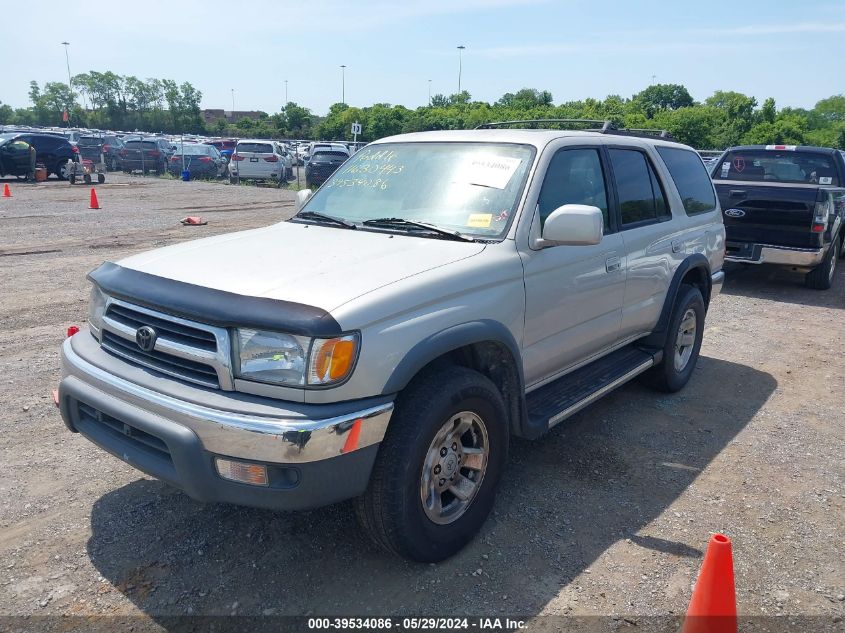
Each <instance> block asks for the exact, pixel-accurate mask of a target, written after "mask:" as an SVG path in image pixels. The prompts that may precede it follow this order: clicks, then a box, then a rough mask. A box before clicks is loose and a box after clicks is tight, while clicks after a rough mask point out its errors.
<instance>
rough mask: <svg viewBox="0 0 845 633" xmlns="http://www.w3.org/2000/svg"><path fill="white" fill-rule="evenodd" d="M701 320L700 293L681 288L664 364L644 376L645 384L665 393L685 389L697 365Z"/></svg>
mask: <svg viewBox="0 0 845 633" xmlns="http://www.w3.org/2000/svg"><path fill="white" fill-rule="evenodd" d="M704 316H705V309H704V297H702V296H701V291H700V290H699V289H698V288H696V287H694V286H688V285H683V286H681V287H680V289H679V290H678V296H677V299H676V300H675V307H674V308H673V309H672V318H671V319H670V321H669V328H668V334H667V336H666V343H665V345H664V346H663V360H662V361H661V362H660V364H659V365H657V366H655V367H653V368H652V369H650V370H649V371H648V372H646V373H645V374H644V375H643V378H644V380H645V382H647V383H648V384H649V385H650V386H652V387H654V388H655V389H659V390H660V391H666V392H668V393H674V392H675V391H680V390H681V389H683V388H684V386H685V385H686V384H687V382H689V379H690V377H691V376H692V372H693V370H694V369H695V365H696V363H697V362H698V355H699V352H700V351H701V341H702V338H703V337H704Z"/></svg>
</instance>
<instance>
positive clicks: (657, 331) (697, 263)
mask: <svg viewBox="0 0 845 633" xmlns="http://www.w3.org/2000/svg"><path fill="white" fill-rule="evenodd" d="M696 268H701V269H702V270H704V272H705V275H704V278H705V288H703V292H702V294H703V295H704V306H705V309H707V308H708V307H709V305H710V292H711V289H712V284H713V280H712V277H711V276H710V275H711V272H710V262H709V261H708V259H707V258H706V257H705V256H704V255H702V254H701V253H693V254H692V255H690V256H689V257H687V258H686V259H685V260H684V261H683V262H681V264H680V266H678V269H677V270H676V271H675V275H674V276H673V277H672V282H671V283H670V284H669V290H668V291H667V293H666V300H665V301H664V302H663V310H661V312H660V318H659V319H658V320H657V325H655V326H654V329H653V330H652V332H651V334H649V335H648V336H647V337H646V338H645V339H644V341H643V343H644V346H645V347H653V348H658V349H663V346H664V344H665V342H666V334H667V331H666V330H667V328H668V327H669V321H670V319H671V318H672V311H673V310H674V308H675V301H676V300H677V298H678V291H679V290H680V289H681V280H682V279H683V278H684V276H685V275H686V274H687V273H688V272H689V271H691V270H693V269H696Z"/></svg>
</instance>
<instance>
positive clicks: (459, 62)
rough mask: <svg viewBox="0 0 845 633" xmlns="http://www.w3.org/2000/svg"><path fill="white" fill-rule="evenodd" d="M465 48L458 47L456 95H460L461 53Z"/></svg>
mask: <svg viewBox="0 0 845 633" xmlns="http://www.w3.org/2000/svg"><path fill="white" fill-rule="evenodd" d="M464 49H466V46H464V45H463V44H461V45H460V46H458V94H461V71H462V70H463V68H462V66H463V59H462V58H463V52H464Z"/></svg>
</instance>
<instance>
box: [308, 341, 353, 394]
mask: <svg viewBox="0 0 845 633" xmlns="http://www.w3.org/2000/svg"><path fill="white" fill-rule="evenodd" d="M357 347H358V340H357V338H356V337H355V336H343V337H340V338H331V339H325V340H319V339H318V340H315V341H314V348H313V349H312V351H311V358H312V360H311V372H310V374H311V375H310V376H309V380H308V382H309V384H312V385H313V384H316V385H325V384H328V383H332V382H338V381H339V380H343V379H344V378H346V377H347V376H348V375H349V373H350V372H351V371H352V366H353V365H354V364H355V353H356V351H357Z"/></svg>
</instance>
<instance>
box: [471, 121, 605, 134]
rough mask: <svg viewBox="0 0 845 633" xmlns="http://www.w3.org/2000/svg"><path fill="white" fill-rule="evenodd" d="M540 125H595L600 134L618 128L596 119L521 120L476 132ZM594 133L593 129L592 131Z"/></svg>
mask: <svg viewBox="0 0 845 633" xmlns="http://www.w3.org/2000/svg"><path fill="white" fill-rule="evenodd" d="M540 123H581V124H593V125H595V126H597V127H596V128H594V129H595V130H598V131H600V132H605V131H607V130H609V129H610V128H611V127H616V126H615V125H614V123H613V121H598V120H596V119H520V120H517V121H496V122H493V123H482V124H481V125H479V126H478V127H476V128H475V129H476V130H491V129H493V128H497V127H510V126H512V125H526V124H531V125H535V126H536V125H537V124H540ZM591 131H592V129H591Z"/></svg>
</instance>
